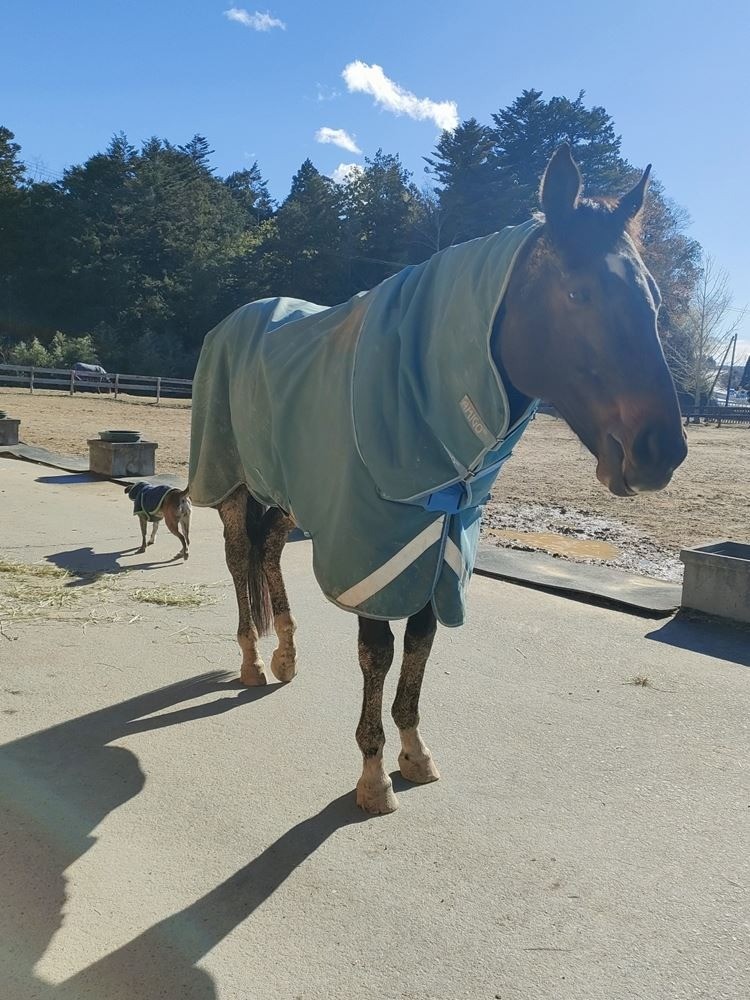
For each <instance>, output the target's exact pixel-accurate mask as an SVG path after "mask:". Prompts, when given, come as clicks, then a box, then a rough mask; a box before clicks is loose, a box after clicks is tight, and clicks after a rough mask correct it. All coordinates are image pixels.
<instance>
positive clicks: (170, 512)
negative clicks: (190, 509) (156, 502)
mask: <svg viewBox="0 0 750 1000" xmlns="http://www.w3.org/2000/svg"><path fill="white" fill-rule="evenodd" d="M162 510H163V513H164V523H165V524H166V526H167V527H168V528H169V530H170V531H171V532H172V534H173V535H175V536H176V537H177V538H179V540H180V544H181V545H182V551H181V552H178V553H177V555H176V556H175V559H177V558H178V557H179V556H182V558H183V559H187V557H188V537H187V532H185V534H184V535H183V533H182V531H180V528H183V529H184V517H183V515H180V514H179V513H178V509H177V508H176V507H173V506H171V505H170V506H169V507H168V506H167V505H166V504H165V505H164V507H163V508H162ZM188 523H189V522H188Z"/></svg>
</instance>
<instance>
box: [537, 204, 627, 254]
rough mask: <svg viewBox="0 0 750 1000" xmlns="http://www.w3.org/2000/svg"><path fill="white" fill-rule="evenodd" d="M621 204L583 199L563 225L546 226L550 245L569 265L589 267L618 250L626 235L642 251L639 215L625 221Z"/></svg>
mask: <svg viewBox="0 0 750 1000" xmlns="http://www.w3.org/2000/svg"><path fill="white" fill-rule="evenodd" d="M618 204H619V202H618V199H617V198H581V200H580V201H579V203H578V205H577V206H576V209H575V211H574V212H573V213H572V214H571V215H570V217H569V218H568V219H567V220H566V221H565V222H564V223H563V224H562V225H559V224H558V225H556V226H554V227H550V226H549V223H547V228H548V234H549V238H550V243H551V245H552V246H553V247H554V249H555V250H557V251H558V252H559V253H561V254H562V256H563V258H564V261H565V263H566V264H567V265H568V266H570V267H573V268H580V267H586V266H588V265H591V264H593V263H594V262H595V261H597V260H601V259H602V258H603V257H605V256H606V255H607V254H608V253H612V252H613V251H614V250H615V249H616V247H617V245H618V243H619V242H620V241H621V240H622V238H623V236H628V237H629V238H630V239H631V240H632V241H633V245H634V247H635V249H636V251H638V250H639V244H640V239H639V235H640V226H639V221H638V216H636V217H635V218H634V219H629V220H625V219H623V218H622V215H621V214H619V213H618V211H617V208H618ZM541 218H542V219H544V216H542V217H541Z"/></svg>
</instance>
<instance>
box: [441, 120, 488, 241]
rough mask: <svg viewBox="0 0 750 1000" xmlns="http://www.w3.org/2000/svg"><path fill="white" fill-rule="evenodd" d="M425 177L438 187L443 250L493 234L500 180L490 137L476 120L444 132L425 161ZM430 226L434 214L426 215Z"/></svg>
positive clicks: (462, 123) (486, 130) (485, 128)
mask: <svg viewBox="0 0 750 1000" xmlns="http://www.w3.org/2000/svg"><path fill="white" fill-rule="evenodd" d="M424 159H425V162H426V163H427V168H426V170H427V172H428V173H430V174H432V175H433V176H434V177H435V178H436V180H437V182H438V185H439V193H438V203H439V208H440V220H441V226H440V241H441V246H438V247H437V248H436V249H438V250H439V249H441V247H442V246H448V245H449V244H450V243H460V242H462V241H464V240H470V239H473V238H474V237H475V236H485V235H486V234H487V233H492V232H495V231H496V230H497V229H499V228H500V227H501V226H502V225H503V220H502V219H501V207H502V197H501V176H500V170H499V166H498V161H497V157H496V156H495V154H494V134H493V131H492V129H491V128H489V127H488V126H486V125H480V124H479V122H478V121H477V120H476V118H469V119H468V120H467V121H464V122H461V124H460V125H459V126H458V128H457V129H456V130H455V131H454V132H447V131H446V132H443V133H442V135H441V137H440V139H439V140H438V143H437V146H436V147H435V151H434V153H433V154H432V156H426V157H424ZM429 217H430V219H431V221H435V220H436V213H434V212H432V213H430V216H429Z"/></svg>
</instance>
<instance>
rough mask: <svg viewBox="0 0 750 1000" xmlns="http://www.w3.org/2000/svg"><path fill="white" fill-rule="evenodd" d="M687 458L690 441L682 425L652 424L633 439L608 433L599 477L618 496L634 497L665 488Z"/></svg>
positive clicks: (601, 458) (598, 467)
mask: <svg viewBox="0 0 750 1000" xmlns="http://www.w3.org/2000/svg"><path fill="white" fill-rule="evenodd" d="M686 456H687V440H686V437H685V432H684V430H683V428H682V426H681V425H679V424H678V426H677V428H675V427H671V426H670V427H660V426H659V425H658V424H649V425H647V426H646V427H643V428H642V429H641V430H639V431H638V432H637V433H636V434H635V435H634V436H632V437H629V435H628V434H627V433H619V434H617V433H609V434H607V437H606V440H605V443H604V446H603V447H602V449H601V450H600V453H599V464H598V466H597V470H596V474H597V478H598V479H599V481H600V482H601V483H603V484H604V485H605V486H606V487H607V488H608V489H609V490H610V492H611V493H614V494H615V496H625V497H627V496H634V495H635V494H636V493H647V492H653V491H655V490H661V489H664V487H665V486H666V485H667V484H668V483H669V481H670V479H671V478H672V474H673V473H674V471H675V469H676V468H677V467H678V466H679V465H681V464H682V463H683V462H684V461H685V458H686Z"/></svg>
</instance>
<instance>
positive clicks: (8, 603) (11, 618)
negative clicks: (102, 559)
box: [0, 558, 117, 639]
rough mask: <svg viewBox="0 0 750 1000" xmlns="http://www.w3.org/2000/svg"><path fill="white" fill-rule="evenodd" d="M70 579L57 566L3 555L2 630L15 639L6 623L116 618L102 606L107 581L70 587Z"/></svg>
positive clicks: (0, 571) (0, 565) (0, 575)
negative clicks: (6, 557)
mask: <svg viewBox="0 0 750 1000" xmlns="http://www.w3.org/2000/svg"><path fill="white" fill-rule="evenodd" d="M71 579H72V577H71V574H70V573H68V572H67V571H66V570H64V569H59V568H58V567H57V566H50V565H48V564H46V563H19V562H14V561H12V560H8V559H3V558H0V634H2V635H3V636H4V637H5V638H6V639H13V638H15V636H12V635H10V634H9V633H8V632H7V631H6V629H7V627H8V626H13V625H20V624H27V623H32V624H37V623H40V622H49V621H58V622H60V621H64V622H71V621H74V622H92V623H99V622H107V621H116V620H117V616H116V615H113V613H112V612H111V610H103V605H104V604H105V600H106V597H107V595H108V593H109V591H110V588H109V587H108V586H107V584H106V583H104V582H102V581H99V580H95V581H93V582H92V583H91V584H90V585H89V586H87V587H70V586H69V584H70V581H71Z"/></svg>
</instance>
